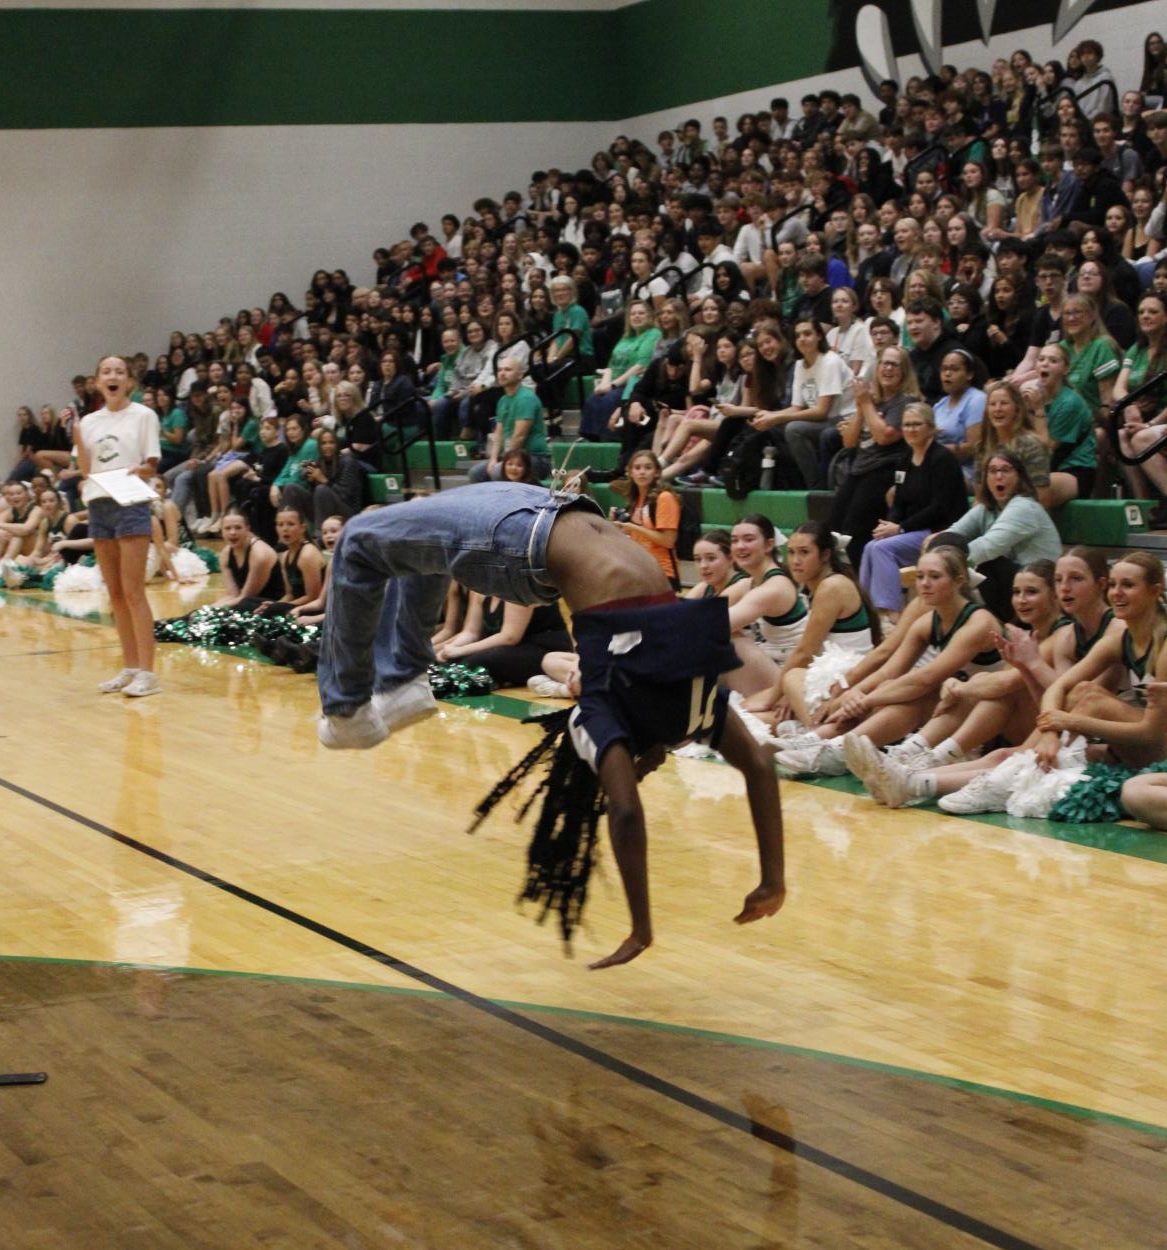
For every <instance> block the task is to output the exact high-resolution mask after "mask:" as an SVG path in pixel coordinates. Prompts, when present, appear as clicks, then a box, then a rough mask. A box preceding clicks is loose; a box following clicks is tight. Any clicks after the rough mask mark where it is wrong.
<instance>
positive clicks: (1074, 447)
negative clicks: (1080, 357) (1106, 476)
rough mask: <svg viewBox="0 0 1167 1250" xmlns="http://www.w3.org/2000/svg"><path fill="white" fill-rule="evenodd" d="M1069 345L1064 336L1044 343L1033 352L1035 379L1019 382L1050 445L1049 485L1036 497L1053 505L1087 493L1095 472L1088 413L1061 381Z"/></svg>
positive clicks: (1091, 418) (1091, 420)
mask: <svg viewBox="0 0 1167 1250" xmlns="http://www.w3.org/2000/svg"><path fill="white" fill-rule="evenodd" d="M1069 370H1070V349H1069V347H1068V345H1067V344H1066V343H1064V342H1062V343H1047V344H1046V345H1045V346H1044V347H1043V348H1042V349H1041V351H1040V352H1038V354H1037V381H1036V382H1029V383H1027V384H1026V386H1025V391H1024V394H1025V400H1026V403H1027V404H1029V406H1030V412H1031V413H1032V415H1033V418H1034V422H1035V424H1036V425H1037V427H1038V430H1039V432H1042V431H1041V425H1042V421H1043V420H1044V422H1045V426H1046V429H1045V431H1044V437H1045V441H1046V443H1047V445H1048V446H1049V448H1050V475H1049V491H1048V494H1047V495H1046V497H1045V499H1044V500H1043V501H1042V502H1043V503H1044V504H1045V506H1046V507H1047V508H1059V507H1061V505H1062V504H1064V503H1067V502H1068V501H1069V500H1071V499H1089V498H1090V494H1091V492H1092V491H1093V489H1094V479H1095V477H1096V475H1097V473H1098V445H1097V443H1096V442H1095V439H1094V414H1093V413H1092V412H1091V411H1090V408H1089V406H1088V405H1087V403H1086V401H1085V400H1084V399H1083V398H1082V396H1081V395H1079V394H1078V392H1077V391H1075V390H1074V389H1073V388H1072V387H1070V386H1068V385H1067V384H1066V375H1067V374H1068V373H1069Z"/></svg>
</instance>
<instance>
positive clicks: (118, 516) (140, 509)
mask: <svg viewBox="0 0 1167 1250" xmlns="http://www.w3.org/2000/svg"><path fill="white" fill-rule="evenodd" d="M87 507H88V509H89V537H90V538H149V537H150V535H151V533H152V532H153V530H152V527H151V525H150V518H151V515H152V514H151V512H150V505H149V504H148V503H130V504H120V503H118V502H117V501H116V500H113V499H94V500H93V501H92V502H91V503H89V504H88V505H87Z"/></svg>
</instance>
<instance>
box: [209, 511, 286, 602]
mask: <svg viewBox="0 0 1167 1250" xmlns="http://www.w3.org/2000/svg"><path fill="white" fill-rule="evenodd" d="M222 526H223V553H222V554H223V559H222V569H223V594H222V595H221V596H220V597H219V598H218V599H216V600H215V604H214V606H215V607H217V608H242V609H243V610H244V611H248V610H254V609H255V608H257V607H259V606H260V605H261V604H263V603H267V602H270V601H271V600H273V599H278V598H279V597H280V596H281V595H282V594H283V593H284V575H283V572H282V571H281V569H280V558H279V556H278V555H277V554H276V552H275V550H274V548H272V547H270V546H269V545H268V544H267V543H265V542H264V541H263V539H262V538H257V537H256V536H255V535H254V534H253V533H252V532H251V522H250V520H248V517H247V513H246V512H245V511H244V510H243V509H242V508H240V507H229V508H228V509H227V511H226V512H225V513H224V514H223V521H222Z"/></svg>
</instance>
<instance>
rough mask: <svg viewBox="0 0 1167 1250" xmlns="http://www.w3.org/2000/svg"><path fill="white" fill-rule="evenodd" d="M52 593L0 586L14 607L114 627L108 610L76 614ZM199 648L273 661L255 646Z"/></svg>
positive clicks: (3, 598) (260, 661)
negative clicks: (53, 597) (51, 595)
mask: <svg viewBox="0 0 1167 1250" xmlns="http://www.w3.org/2000/svg"><path fill="white" fill-rule="evenodd" d="M51 593H52V592H51V591H47V590H21V591H12V590H4V589H2V588H0V601H2V602H4V603H9V604H12V605H13V606H14V607H21V608H31V609H32V610H33V611H34V612H47V613H48V615H49V616H59V617H61V618H63V619H64V620H66V621H81V622H82V623H83V624H86V625H108V626H109V627H110V628H111V629H112V628H113V617H112V616H110V614H109V613H108V612H98V611H96V610H95V611H93V612H87V613H86V614H85V615H84V616H76V615H74V613H72V612H66V611H65V609H64V608H63V607H61V605H60V604H59V603H57V602H56V600H54V599H50V598H47V597H44V596H48V595H49V594H51ZM33 596H37V597H35V598H34V597H33ZM158 645H159V646H184V645H185V644H184V643H159V644H158ZM192 649H193V648H192ZM198 650H201V651H215V652H217V653H218V654H219V655H237V656H238V657H239V658H240V659H241V660H252V661H254V662H255V663H256V664H267V665H271V663H272V661H271V660H269V659H268V657H267V656H266V655H264V654H263V652H262V651H256V650H255V649H254V648H253V647H216V646H208V645H206V644H203V645H202V646H201V647H199V648H198Z"/></svg>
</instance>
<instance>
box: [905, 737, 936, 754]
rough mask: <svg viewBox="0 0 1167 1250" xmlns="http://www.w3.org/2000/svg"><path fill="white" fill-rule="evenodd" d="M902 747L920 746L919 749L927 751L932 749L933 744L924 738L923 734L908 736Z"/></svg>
mask: <svg viewBox="0 0 1167 1250" xmlns="http://www.w3.org/2000/svg"><path fill="white" fill-rule="evenodd" d="M901 745H902V746H905V747H906V746H918V747H922V748H923V749H924V750H925V751H927V750H930V749H931V743H930V742H929V741H928V739H927V738H925V737H924V735H923V734H908V736H907V737H906V738H905V739H904V740H903V742H902V743H901Z"/></svg>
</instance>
